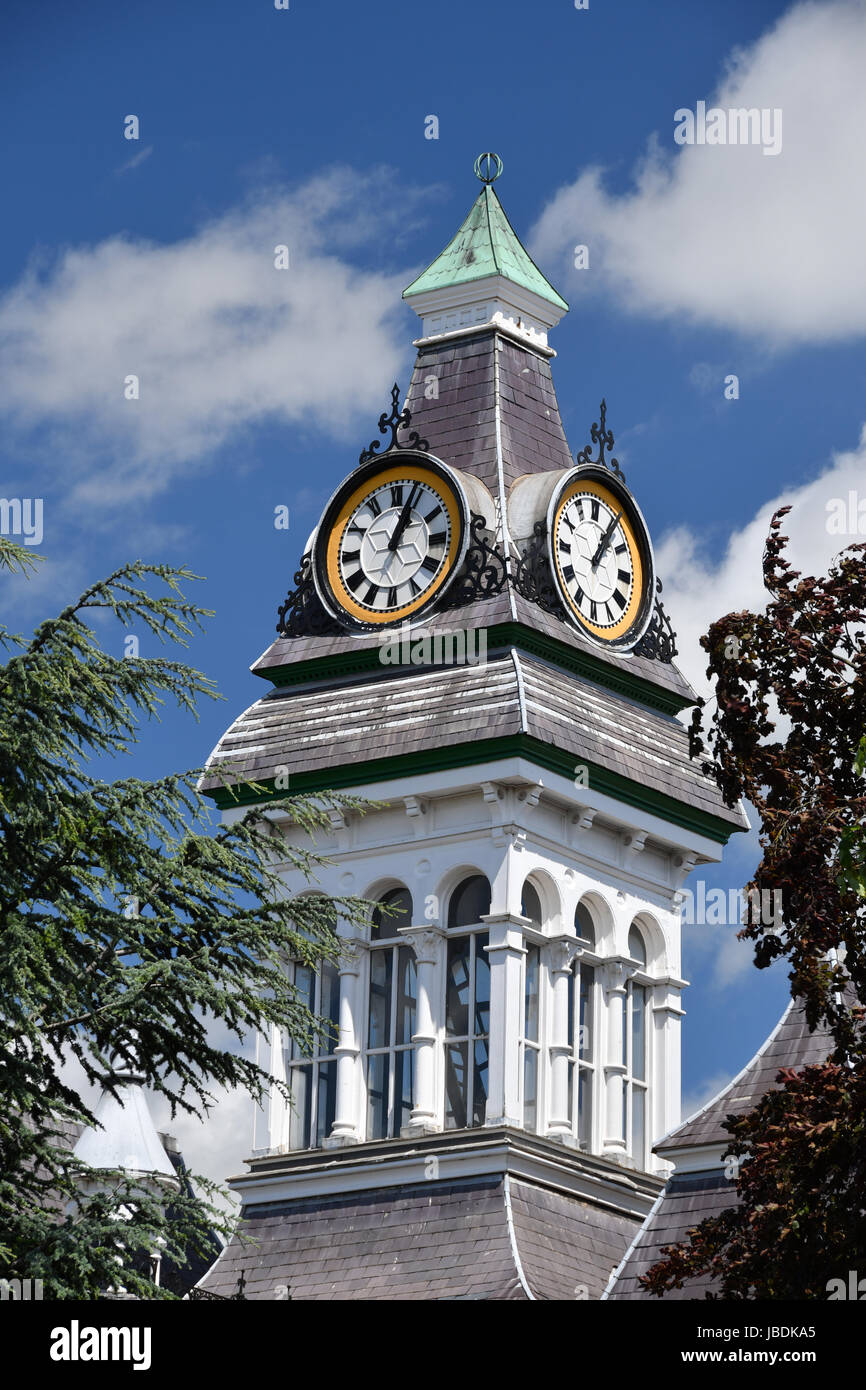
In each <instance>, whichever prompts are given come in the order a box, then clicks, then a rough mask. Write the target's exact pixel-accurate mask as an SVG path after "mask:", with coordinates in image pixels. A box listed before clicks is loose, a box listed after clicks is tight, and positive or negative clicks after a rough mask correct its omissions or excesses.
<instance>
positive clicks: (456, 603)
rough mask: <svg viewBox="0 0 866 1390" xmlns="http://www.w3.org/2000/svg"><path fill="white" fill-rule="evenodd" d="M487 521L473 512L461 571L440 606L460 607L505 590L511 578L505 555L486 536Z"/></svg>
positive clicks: (491, 596) (445, 607) (444, 607)
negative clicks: (489, 542) (469, 538)
mask: <svg viewBox="0 0 866 1390" xmlns="http://www.w3.org/2000/svg"><path fill="white" fill-rule="evenodd" d="M486 530H487V523H486V521H485V520H484V517H483V516H479V515H478V513H477V512H473V513H472V520H471V521H470V523H469V533H470V535H471V537H472V539H471V541H470V544H469V549H468V550H467V552H466V559H465V560H464V562H463V567H462V569H461V571H460V574H459V575H458V576H457V577H456V579H455V580H454V583H453V584H452V586H451V588H450V589H449V590H448V593H447V595H446V597H445V599H444V600H443V602H442V604H441V608H442V609H443V610H444V609H447V608H460V607H462V606H463V605H464V604H466V603H474V602H475V601H476V599H484V598H493V597H494V596H495V595H496V594H499V593H501V592H502V590H503V589H504V588H505V584H506V582H507V580H508V566H507V564H506V560H505V556H504V554H503V553H502V551H501V550H499V549H498V547H497V546H496V544H495V543H494V544H493V545H489V544H488V542H487V541H486V540H485V539H484V534H483V533H484V532H485V531H486Z"/></svg>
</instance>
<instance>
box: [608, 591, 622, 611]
mask: <svg viewBox="0 0 866 1390" xmlns="http://www.w3.org/2000/svg"><path fill="white" fill-rule="evenodd" d="M611 598H612V599H613V601H614V603H615V604H616V606H617V608H618V609H619V611H620V613H621V612H622V610H623V609H624V608H625V594H624V593H623V592H622V589H614V591H613V593H612V594H611Z"/></svg>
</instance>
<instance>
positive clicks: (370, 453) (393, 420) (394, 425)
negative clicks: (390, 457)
mask: <svg viewBox="0 0 866 1390" xmlns="http://www.w3.org/2000/svg"><path fill="white" fill-rule="evenodd" d="M399 403H400V387H399V386H398V385H397V383H396V381H395V382H394V385H393V387H392V388H391V414H390V415H388V414H386V412H385V411H384V410H383V411H382V414H381V415H380V416H379V433H380V434H387V433H388V430H389V429H390V431H391V442H390V444H389V445H388V447H387V449H386V450H385V453H390V451H391V450H392V449H421V450H424V451H426V450H427V449H429V447H430V446H429V444H428V443H427V440H426V439H421V437H420V435H419V434H418V431H417V430H413V431H412V433H411V434H410V436H409V438H408V439H407V440H406V442H405V443H403V444H401V443H400V442H399V440H398V439H397V431H398V430H407V429H408V428H409V426H410V425H411V423H412V415H411V413H410V411H409V409H408V407H407V408H406V409H404V410H400V409H398V406H399ZM381 448H382V441H381V439H372V440H371V441H370V447H369V448H368V449H364V450H363V451H362V453H361V455H360V457H359V459H358V464H359V465H360V464H362V463H369V461H370V459H373V458H377V457H378V456H379V451H380V449H381Z"/></svg>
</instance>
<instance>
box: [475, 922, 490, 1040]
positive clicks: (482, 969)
mask: <svg viewBox="0 0 866 1390" xmlns="http://www.w3.org/2000/svg"><path fill="white" fill-rule="evenodd" d="M472 940H473V941H474V942H475V1035H476V1037H478V1036H479V1035H481V1036H482V1037H485V1036H486V1035H487V1034H488V1033H489V1032H490V961H489V959H488V956H487V952H486V951H485V949H484V948H485V946H486V945H487V943H488V941H489V940H490V937H489V936H488V934H487V932H486V931H480V932H476V933H475V935H474V936H473V938H472Z"/></svg>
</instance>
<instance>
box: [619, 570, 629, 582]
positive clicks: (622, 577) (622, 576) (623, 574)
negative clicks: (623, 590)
mask: <svg viewBox="0 0 866 1390" xmlns="http://www.w3.org/2000/svg"><path fill="white" fill-rule="evenodd" d="M616 577H617V579H618V580H619V582H620V584H628V583H629V581H630V579H631V575H630V574H629V572H628V570H617V572H616Z"/></svg>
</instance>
